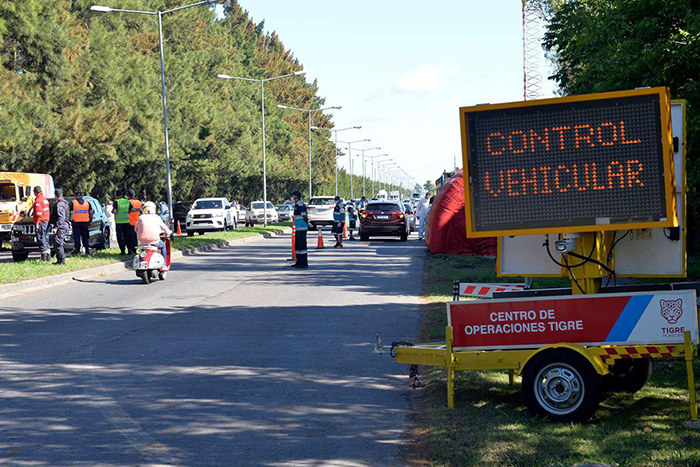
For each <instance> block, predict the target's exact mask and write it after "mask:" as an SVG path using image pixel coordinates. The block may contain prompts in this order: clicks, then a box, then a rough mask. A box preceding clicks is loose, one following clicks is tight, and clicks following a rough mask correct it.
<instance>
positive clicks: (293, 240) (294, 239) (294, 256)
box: [287, 224, 297, 261]
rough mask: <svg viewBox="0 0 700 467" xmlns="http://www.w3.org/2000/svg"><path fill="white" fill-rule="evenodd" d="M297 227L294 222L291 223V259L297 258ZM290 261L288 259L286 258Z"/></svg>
mask: <svg viewBox="0 0 700 467" xmlns="http://www.w3.org/2000/svg"><path fill="white" fill-rule="evenodd" d="M296 233H297V228H296V226H295V225H294V224H292V259H291V261H295V260H296V259H297V252H296V249H297V236H296ZM287 261H290V260H287Z"/></svg>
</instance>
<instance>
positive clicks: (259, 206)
mask: <svg viewBox="0 0 700 467" xmlns="http://www.w3.org/2000/svg"><path fill="white" fill-rule="evenodd" d="M263 204H265V203H253V204H251V205H250V208H251V209H263ZM267 209H269V210H272V209H275V207H274V206H273V205H272V203H267Z"/></svg>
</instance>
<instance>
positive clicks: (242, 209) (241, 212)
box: [237, 206, 248, 224]
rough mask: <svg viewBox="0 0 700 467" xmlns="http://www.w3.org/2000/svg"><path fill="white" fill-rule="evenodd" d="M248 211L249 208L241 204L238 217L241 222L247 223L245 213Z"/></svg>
mask: <svg viewBox="0 0 700 467" xmlns="http://www.w3.org/2000/svg"><path fill="white" fill-rule="evenodd" d="M246 212H248V210H247V209H246V208H245V207H244V206H241V207H239V208H238V218H237V221H238V223H239V224H240V223H241V222H243V223H245V214H246Z"/></svg>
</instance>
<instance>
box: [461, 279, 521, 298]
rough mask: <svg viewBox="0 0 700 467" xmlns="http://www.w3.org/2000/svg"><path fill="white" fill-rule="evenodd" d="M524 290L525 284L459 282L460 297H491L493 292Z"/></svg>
mask: <svg viewBox="0 0 700 467" xmlns="http://www.w3.org/2000/svg"><path fill="white" fill-rule="evenodd" d="M518 290H525V284H479V283H473V282H460V284H459V296H460V297H479V298H493V294H494V292H515V291H518Z"/></svg>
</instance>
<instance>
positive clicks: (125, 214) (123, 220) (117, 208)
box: [112, 190, 131, 256]
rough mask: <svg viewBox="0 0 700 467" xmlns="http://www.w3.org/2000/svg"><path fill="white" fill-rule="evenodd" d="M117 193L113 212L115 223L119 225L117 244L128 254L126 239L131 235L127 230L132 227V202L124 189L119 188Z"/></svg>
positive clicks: (123, 253)
mask: <svg viewBox="0 0 700 467" xmlns="http://www.w3.org/2000/svg"><path fill="white" fill-rule="evenodd" d="M116 195H117V199H116V200H115V201H114V202H113V203H112V212H113V213H114V223H115V225H116V227H117V244H118V245H119V251H120V252H121V254H122V256H124V255H126V239H127V237H128V235H129V234H128V232H127V231H126V230H127V229H128V228H129V227H130V226H129V209H130V208H131V203H129V199H128V198H127V197H126V196H124V191H123V190H117V193H116Z"/></svg>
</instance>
